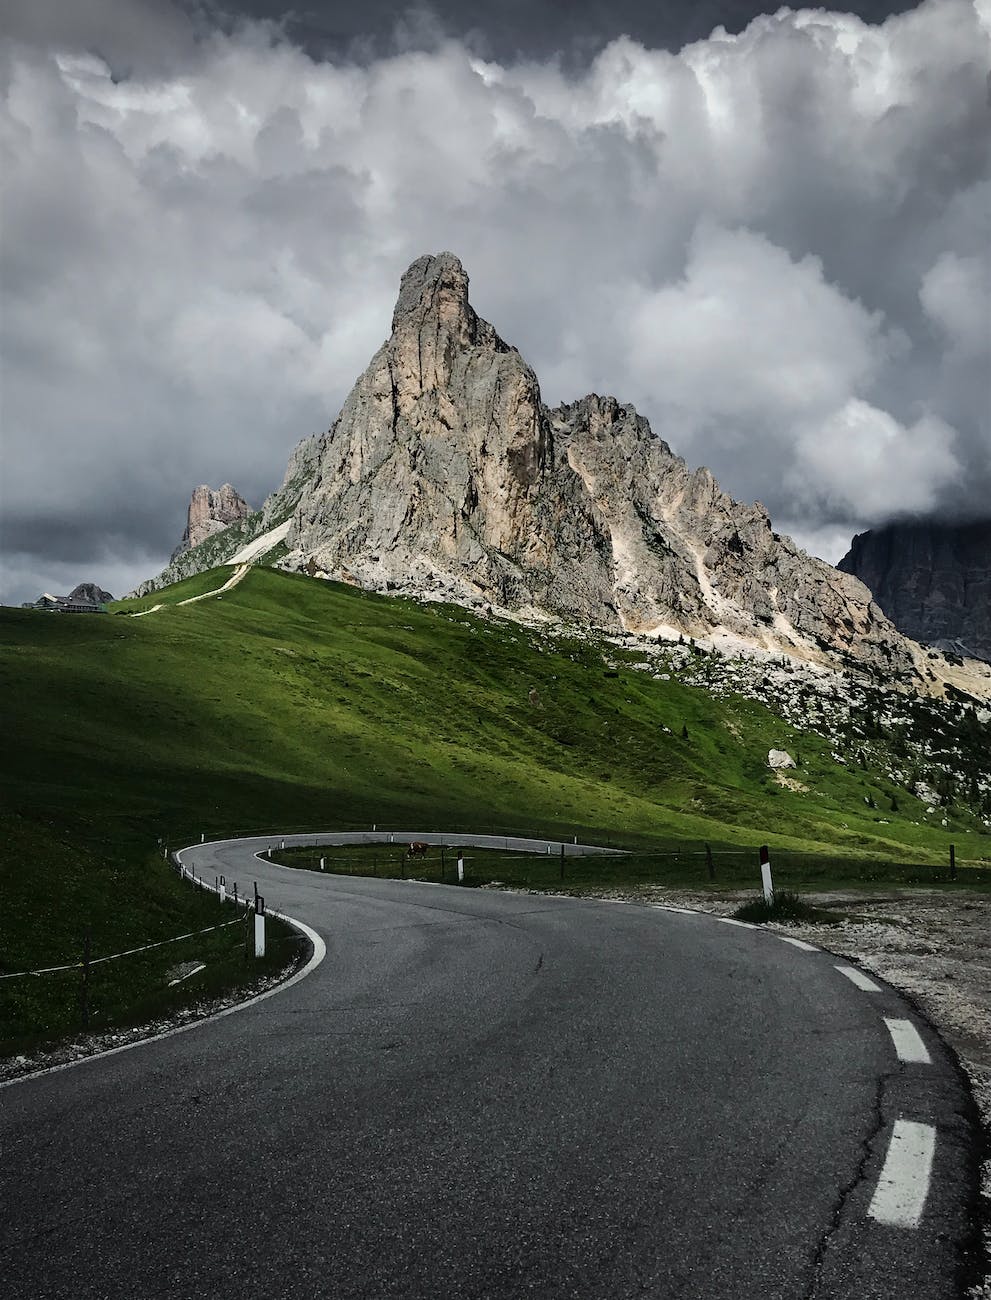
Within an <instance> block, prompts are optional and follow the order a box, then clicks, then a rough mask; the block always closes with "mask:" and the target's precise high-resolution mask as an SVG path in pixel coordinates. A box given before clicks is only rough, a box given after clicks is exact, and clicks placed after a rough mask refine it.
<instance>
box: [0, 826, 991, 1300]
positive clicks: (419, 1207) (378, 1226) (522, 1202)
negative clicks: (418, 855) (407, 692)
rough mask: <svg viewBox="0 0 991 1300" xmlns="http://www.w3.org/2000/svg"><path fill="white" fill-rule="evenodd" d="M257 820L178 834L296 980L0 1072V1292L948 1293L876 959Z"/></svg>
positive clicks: (920, 1108)
mask: <svg viewBox="0 0 991 1300" xmlns="http://www.w3.org/2000/svg"><path fill="white" fill-rule="evenodd" d="M312 838H313V837H287V843H300V842H311V841H312ZM321 838H322V842H330V840H331V838H332V837H330V836H325V837H321ZM337 838H338V839H340V838H345V837H337ZM384 838H387V837H384ZM399 838H400V837H399V836H397V839H399ZM408 838H418V839H427V838H429V837H428V836H426V835H424V834H423V833H415V834H414V833H410V835H409V837H408ZM270 842H271V841H268V840H264V841H227V842H221V843H218V844H205V845H198V846H196V847H195V848H193V849H190V850H185V851H184V861H185V863H186V864H187V865H190V866H195V867H196V869H197V870H198V871H199V872H200V873H201V874H202V875H203V876H204V877H206V878H207V879H212V877H213V876H214V875H215V874H220V873H223V874H224V875H226V877H227V879H228V880H229V881H233V880H234V879H236V880H238V881H239V882H248V883H250V882H251V881H254V880H257V881H258V884H259V888H260V890H261V892H262V893H263V894H265V895H266V897H267V900H268V902H269V904H270V905H272V906H275V907H278V908H279V909H280V910H283V911H285V912H286V913H288V914H289V915H290V916H292V917H295V918H298V919H299V920H301V921H303V922H305V923H306V924H307V925H308V926H310V927H312V929H313V930H314V931H315V932H316V933H317V934H318V935H319V936H320V938H321V939H322V940H323V942H324V943H325V944H326V955H325V957H324V959H323V960H322V961H321V962H320V963H319V964H318V965H316V966H315V968H314V969H313V970H312V971H311V973H310V974H309V975H308V976H307V977H306V978H304V979H302V980H300V981H299V982H297V983H295V984H294V985H293V986H292V987H291V988H288V989H285V990H284V991H281V992H279V993H277V994H275V995H274V996H271V997H269V998H267V999H266V1000H264V1001H260V1002H257V1003H255V1004H254V1005H251V1006H248V1007H247V1008H246V1009H244V1010H242V1011H239V1012H238V1013H237V1014H234V1015H228V1016H226V1017H224V1018H221V1019H216V1020H213V1021H210V1022H207V1023H205V1024H203V1025H202V1026H200V1027H198V1028H197V1029H195V1030H192V1031H190V1032H187V1033H182V1034H179V1035H176V1036H173V1037H167V1038H164V1039H162V1040H159V1041H156V1042H151V1043H148V1044H146V1045H143V1046H140V1047H138V1048H136V1049H135V1050H132V1051H126V1052H121V1053H119V1054H116V1055H110V1056H106V1057H103V1058H100V1059H96V1060H91V1061H89V1062H87V1063H85V1064H82V1065H80V1066H77V1067H74V1068H71V1069H67V1070H62V1071H59V1072H56V1073H50V1074H47V1075H43V1076H40V1077H36V1078H33V1079H28V1080H26V1081H24V1082H21V1083H17V1084H16V1085H14V1086H9V1087H6V1088H4V1089H3V1090H0V1191H2V1197H3V1201H2V1203H3V1206H4V1213H3V1217H2V1225H0V1270H2V1277H3V1294H4V1296H5V1297H6V1298H7V1300H22V1298H23V1300H28V1298H29V1297H30V1300H54V1298H56V1297H59V1298H61V1297H66V1298H68V1297H72V1300H96V1297H101V1298H105V1297H129V1298H130V1297H134V1298H136V1300H152V1298H153V1297H160V1296H174V1297H181V1298H182V1300H199V1298H200V1297H202V1298H204V1300H207V1298H210V1300H214V1298H216V1297H239V1298H240V1297H244V1296H250V1297H252V1300H268V1298H271V1300H276V1298H281V1297H306V1298H312V1297H327V1298H328V1300H331V1298H332V1300H345V1298H351V1297H355V1298H358V1297H361V1298H362V1300H365V1298H371V1300H378V1298H379V1297H383V1298H385V1297H393V1296H398V1297H408V1298H414V1297H416V1298H418V1300H419V1298H420V1297H422V1298H424V1300H475V1298H476V1297H486V1298H491V1300H499V1298H503V1297H506V1298H509V1297H522V1296H536V1297H540V1298H541V1300H558V1298H561V1300H563V1298H564V1297H580V1300H592V1298H597V1297H602V1298H603V1300H605V1298H608V1300H625V1298H626V1297H630V1298H632V1297H658V1298H663V1300H680V1298H681V1297H698V1298H699V1300H746V1298H748V1297H760V1298H761V1300H825V1298H827V1297H828V1298H831V1300H840V1298H842V1300H882V1298H883V1300H890V1298H891V1297H906V1298H907V1297H913V1298H918V1300H942V1298H943V1297H946V1298H947V1300H949V1297H954V1296H957V1295H958V1294H959V1290H958V1285H959V1276H958V1272H957V1270H958V1268H959V1265H960V1258H961V1250H962V1247H963V1245H964V1244H965V1242H966V1241H967V1238H968V1232H969V1230H970V1225H969V1204H968V1201H969V1197H970V1195H971V1193H972V1190H973V1187H974V1169H973V1149H974V1148H973V1144H974V1143H975V1142H976V1137H975V1132H974V1129H973V1128H972V1126H971V1125H972V1120H971V1115H970V1110H969V1099H968V1098H967V1096H966V1093H965V1091H964V1089H963V1086H962V1084H961V1082H960V1078H959V1076H958V1074H957V1072H956V1070H955V1068H954V1065H953V1063H952V1061H951V1060H950V1059H949V1057H948V1054H947V1053H946V1051H945V1049H944V1048H943V1046H942V1044H941V1043H940V1042H939V1040H938V1039H937V1038H936V1037H935V1035H934V1034H933V1033H932V1032H931V1030H930V1029H929V1028H928V1026H927V1025H926V1024H925V1023H924V1022H922V1021H920V1019H919V1018H918V1017H917V1016H916V1015H915V1013H914V1011H913V1009H912V1008H911V1007H910V1006H908V1005H907V1004H906V1003H905V1002H904V1001H903V1000H902V999H901V998H900V997H899V996H898V995H897V994H895V993H894V992H893V991H892V990H891V989H889V988H886V987H883V986H878V985H876V984H874V987H873V988H871V987H865V986H864V981H863V978H862V977H861V979H860V981H859V982H855V979H856V975H858V974H859V972H855V974H854V975H851V974H850V973H849V972H848V971H844V970H841V969H839V967H841V966H842V965H843V963H841V962H839V960H838V959H836V958H834V957H832V956H830V955H829V954H828V953H824V952H819V951H816V950H809V949H808V947H807V946H797V945H795V944H794V943H789V942H785V941H782V939H781V938H780V937H778V936H777V935H775V934H773V933H767V932H763V931H758V930H754V929H750V928H744V927H741V926H739V925H731V924H726V923H721V922H719V921H718V920H716V919H715V918H712V917H708V916H705V915H701V914H685V913H680V912H674V911H668V910H659V909H656V908H650V907H645V906H635V905H619V904H612V905H610V904H606V903H602V902H581V901H576V900H573V899H569V898H555V897H547V896H534V895H522V894H504V893H498V892H494V891H488V890H473V889H459V888H457V887H456V886H439V885H426V884H419V883H414V882H402V881H386V880H366V879H353V878H347V877H336V876H324V875H320V874H314V873H311V872H301V871H290V870H286V869H283V868H279V867H277V866H276V865H274V864H270V863H267V862H264V861H262V860H259V859H258V858H256V857H255V856H254V855H255V854H256V853H257V852H258V851H259V850H262V849H264V847H265V846H266V845H267V844H268V843H270ZM275 842H277V841H275ZM568 849H569V851H571V852H579V851H581V846H568ZM867 983H868V984H870V983H871V981H868V982H867ZM889 1021H890V1022H891V1025H895V1026H897V1028H891V1026H890V1025H889V1023H888V1022H889ZM906 1022H907V1025H906ZM930 1167H931V1181H929V1169H930Z"/></svg>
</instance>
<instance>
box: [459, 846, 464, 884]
mask: <svg viewBox="0 0 991 1300" xmlns="http://www.w3.org/2000/svg"><path fill="white" fill-rule="evenodd" d="M464 883H465V855H464V854H463V853H462V852H461V850H460V849H459V850H458V884H459V885H463V884H464Z"/></svg>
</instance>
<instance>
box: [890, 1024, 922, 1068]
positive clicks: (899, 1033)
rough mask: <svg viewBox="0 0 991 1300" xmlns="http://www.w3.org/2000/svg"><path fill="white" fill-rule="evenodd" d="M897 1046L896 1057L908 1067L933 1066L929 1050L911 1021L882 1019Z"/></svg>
mask: <svg viewBox="0 0 991 1300" xmlns="http://www.w3.org/2000/svg"><path fill="white" fill-rule="evenodd" d="M882 1019H883V1020H884V1023H885V1024H886V1025H887V1026H888V1033H889V1034H890V1035H891V1041H892V1042H893V1043H894V1045H895V1055H896V1056H897V1057H898V1059H899V1061H905V1062H906V1063H907V1064H908V1065H932V1057H931V1056H930V1055H929V1049H928V1048H927V1047H926V1045H925V1043H924V1042H923V1041H922V1036H921V1035H920V1033H919V1031H918V1030H917V1029H916V1027H915V1025H913V1024H912V1022H911V1020H889V1019H888V1017H887V1016H884V1017H882Z"/></svg>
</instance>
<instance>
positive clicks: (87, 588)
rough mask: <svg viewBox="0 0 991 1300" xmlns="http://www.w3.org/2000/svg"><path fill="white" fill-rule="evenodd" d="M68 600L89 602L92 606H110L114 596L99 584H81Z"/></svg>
mask: <svg viewBox="0 0 991 1300" xmlns="http://www.w3.org/2000/svg"><path fill="white" fill-rule="evenodd" d="M67 599H69V600H73V601H85V600H88V601H89V602H90V604H91V605H109V603H110V602H111V601H112V600H113V596H111V594H110V592H109V591H104V590H103V588H102V587H101V586H100V585H99V583H96V582H81V583H79V585H78V586H77V587H73V589H72V590H71V591H70V592H69V595H68V597H67Z"/></svg>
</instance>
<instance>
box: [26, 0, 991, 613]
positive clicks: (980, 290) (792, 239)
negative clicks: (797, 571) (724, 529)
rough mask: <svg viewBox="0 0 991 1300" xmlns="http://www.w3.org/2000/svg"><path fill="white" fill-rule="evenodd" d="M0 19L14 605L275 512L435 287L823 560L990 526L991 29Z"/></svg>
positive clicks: (316, 11) (940, 8)
mask: <svg viewBox="0 0 991 1300" xmlns="http://www.w3.org/2000/svg"><path fill="white" fill-rule="evenodd" d="M0 3H2V7H0V14H2V15H3V17H2V22H3V46H2V50H0V97H2V104H0V166H2V168H3V176H4V181H3V185H2V205H3V214H2V215H3V229H2V242H0V259H2V267H0V270H2V290H3V295H4V303H3V308H2V315H0V335H2V339H0V342H2V365H3V371H2V389H0V402H2V407H0V417H2V426H0V427H2V438H3V442H2V472H3V477H2V502H0V504H2V515H3V552H4V554H3V570H2V583H0V600H3V601H5V602H9V603H17V602H19V601H21V600H24V599H29V598H33V597H34V596H36V595H37V594H38V593H39V592H40V591H41V590H43V589H47V590H50V591H56V592H62V591H65V590H68V589H69V588H70V587H72V586H73V585H75V583H76V582H78V581H81V580H91V581H97V582H99V583H101V584H102V585H103V586H104V587H108V588H109V589H110V590H111V591H113V592H114V593H115V594H119V593H121V592H122V591H124V590H125V589H127V588H129V587H130V586H133V585H134V584H135V583H136V582H138V581H139V580H140V579H142V578H144V577H148V576H150V575H151V574H153V573H155V572H157V571H158V569H160V568H161V566H162V564H163V563H164V562H165V561H166V560H167V558H168V554H169V552H170V551H171V549H172V548H173V546H174V545H175V544H176V542H177V541H178V538H179V536H180V534H181V532H182V528H183V525H184V522H185V508H186V504H187V502H188V498H189V493H190V491H191V490H192V488H193V487H194V486H195V485H196V484H198V483H203V482H205V483H210V484H211V485H212V486H214V487H217V486H219V484H220V483H221V482H223V481H225V480H227V481H230V482H232V483H233V484H234V485H235V486H236V487H237V488H238V489H239V490H240V491H241V492H242V493H243V494H244V495H245V496H246V497H247V498H248V500H249V501H250V502H251V504H252V505H258V504H260V503H261V500H262V499H263V498H264V496H265V495H266V494H267V493H268V492H269V491H270V490H271V489H272V488H273V487H274V486H276V485H277V483H278V482H279V480H280V479H281V476H282V472H283V470H284V468H285V463H286V459H287V457H288V454H289V452H290V450H291V448H292V446H293V445H294V444H295V443H296V442H297V441H298V440H299V439H300V438H301V437H303V436H305V435H306V434H309V433H311V432H314V431H316V430H319V429H325V428H327V427H329V425H330V424H331V423H332V421H333V419H334V417H335V416H336V414H337V412H338V410H339V408H340V406H341V403H342V401H343V399H344V397H345V396H346V394H347V392H348V390H349V388H350V387H351V385H352V383H353V382H354V380H355V378H356V377H357V375H358V374H359V373H360V371H361V370H362V369H363V368H364V366H365V364H366V363H367V361H368V360H369V358H370V357H371V354H372V353H373V352H374V350H375V349H376V348H377V347H378V345H379V344H380V343H381V342H382V340H383V339H384V338H385V336H386V335H387V333H388V328H389V319H390V315H391V310H392V305H393V302H394V299H395V296H396V291H397V288H398V282H399V277H400V275H401V273H402V271H403V270H404V269H405V267H406V266H407V265H408V264H409V262H411V261H412V260H413V259H414V258H415V257H417V256H419V255H420V254H421V253H424V252H439V251H441V250H443V249H451V250H453V251H454V252H456V253H457V254H458V255H459V256H460V257H461V259H462V261H463V262H464V263H465V266H466V268H467V270H468V272H469V275H470V276H471V279H472V288H471V295H472V301H473V303H474V305H475V307H476V309H477V310H478V311H479V312H480V313H481V314H482V315H483V316H485V317H486V318H487V319H489V320H491V321H492V322H493V323H494V324H495V326H496V328H497V329H498V330H499V332H500V333H501V334H502V336H503V337H504V338H506V339H508V340H509V341H510V342H512V343H514V344H516V345H517V346H518V347H519V348H520V350H521V352H522V353H523V355H524V356H525V357H526V358H527V359H528V360H529V361H530V362H531V364H532V365H533V366H534V368H535V369H536V371H537V374H538V376H539V378H540V380H541V384H542V388H543V393H544V398H545V400H546V401H548V402H550V403H556V402H559V401H562V400H570V399H574V398H576V397H579V396H581V395H582V394H584V393H587V392H590V391H596V392H600V393H611V394H614V395H615V396H617V397H618V398H620V399H621V400H622V401H632V402H634V403H635V404H636V405H637V407H638V408H639V409H640V410H641V411H642V412H643V413H644V414H645V415H646V416H647V417H648V418H649V420H650V421H651V424H652V426H653V428H654V429H655V431H656V432H657V433H658V434H660V435H661V436H662V437H664V438H665V439H666V440H667V441H668V442H669V443H670V444H671V445H672V447H673V448H674V450H675V451H677V452H678V453H679V454H680V455H683V456H684V457H685V458H686V459H687V460H688V461H689V462H690V463H691V464H707V465H709V466H710V467H711V468H712V470H713V471H714V472H715V474H716V475H717V477H718V479H719V480H720V482H721V484H722V485H723V487H725V488H726V489H727V490H728V491H730V492H732V493H733V494H734V495H736V496H738V497H740V498H743V499H745V500H754V499H760V500H762V501H763V502H764V503H765V504H766V505H767V507H768V509H769V510H770V512H771V515H772V518H773V520H774V523H775V526H776V527H777V528H778V529H779V530H780V531H784V532H789V533H791V534H792V535H793V536H795V537H796V539H797V540H799V541H800V542H801V543H802V544H803V545H806V546H807V547H808V548H809V549H811V550H813V551H815V552H816V553H818V554H821V555H823V556H824V557H825V558H827V559H830V560H835V559H837V558H839V555H840V554H842V552H843V551H844V550H845V549H846V546H847V544H848V542H849V539H850V537H851V535H852V533H853V532H854V531H861V530H863V529H864V528H866V527H870V526H871V525H876V524H879V523H882V522H884V521H885V520H887V519H890V518H893V517H897V516H899V515H904V514H922V515H926V514H937V515H939V516H941V517H962V516H964V515H966V514H968V513H970V514H974V513H983V514H985V515H986V514H988V513H991V508H989V504H988V503H989V502H991V424H989V412H991V392H989V387H988V385H989V378H988V376H989V374H991V367H989V357H988V346H989V335H991V266H989V260H988V259H989V255H988V237H989V228H988V223H989V215H988V214H989V212H991V175H989V173H991V166H989V154H988V146H987V140H988V127H989V121H988V118H989V91H988V78H987V70H988V67H989V62H991V0H976V3H971V2H969V0H929V2H928V3H924V4H922V5H920V6H919V7H918V8H915V9H907V10H905V11H904V12H897V13H891V12H890V6H884V5H880V4H874V3H870V4H862V5H860V6H858V9H857V14H856V15H855V14H850V13H829V12H824V11H820V10H813V11H794V12H793V11H789V10H785V9H782V10H780V11H778V12H777V13H776V14H774V15H773V16H767V15H762V14H761V13H760V11H759V10H758V8H757V7H756V6H754V5H748V4H742V3H738V2H736V0H729V2H727V3H721V2H720V0H705V2H704V3H699V4H694V3H680V4H657V3H647V2H646V0H642V2H641V3H633V2H632V0H629V2H627V3H616V2H609V3H607V2H606V0H601V2H600V0H588V2H585V3H575V2H574V0H567V2H566V0H526V2H525V3H524V0H510V2H509V3H504V4H502V5H499V6H492V5H490V6H487V7H484V8H483V7H481V6H474V5H471V6H469V5H465V4H455V3H454V0H443V3H439V4H437V5H435V6H434V7H433V8H432V9H426V8H421V9H418V10H413V11H405V12H404V10H403V8H402V6H399V5H393V4H381V3H375V2H374V0H364V2H362V3H358V2H357V0H356V2H354V3H350V2H349V0H346V2H342V3H335V4H318V3H309V4H305V3H304V4H298V5H296V6H295V10H294V16H293V17H292V18H290V19H285V20H281V21H280V19H281V10H282V6H281V5H279V4H278V3H275V2H274V0H242V3H241V4H240V5H234V4H227V5H226V11H227V12H226V16H224V17H218V15H217V13H216V12H215V11H211V10H209V9H208V8H205V7H204V6H203V5H197V6H195V8H194V7H193V6H183V5H179V4H176V5H171V4H170V3H168V0H73V3H72V4H71V5H66V4H65V3H63V0H32V3H31V4H30V5H19V4H15V3H13V0H0ZM719 24H722V26H719Z"/></svg>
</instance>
